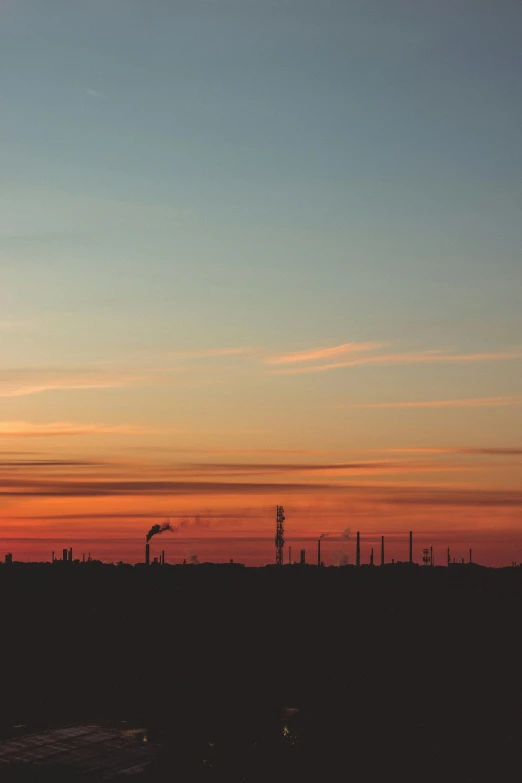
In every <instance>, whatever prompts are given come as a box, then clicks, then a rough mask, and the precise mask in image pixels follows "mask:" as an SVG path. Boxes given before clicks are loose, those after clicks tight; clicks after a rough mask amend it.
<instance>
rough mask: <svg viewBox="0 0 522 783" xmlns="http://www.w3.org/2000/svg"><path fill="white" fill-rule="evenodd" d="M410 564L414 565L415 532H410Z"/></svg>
mask: <svg viewBox="0 0 522 783" xmlns="http://www.w3.org/2000/svg"><path fill="white" fill-rule="evenodd" d="M410 563H413V531H411V530H410Z"/></svg>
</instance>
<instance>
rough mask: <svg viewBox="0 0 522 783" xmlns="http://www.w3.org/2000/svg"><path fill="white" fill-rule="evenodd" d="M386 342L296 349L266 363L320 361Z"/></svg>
mask: <svg viewBox="0 0 522 783" xmlns="http://www.w3.org/2000/svg"><path fill="white" fill-rule="evenodd" d="M384 345H385V344H384V343H370V342H367V343H343V344H342V345H333V346H330V347H326V348H315V349H309V350H305V351H295V352H293V353H286V354H282V355H281V356H272V357H270V358H268V359H266V364H298V363H300V362H311V361H318V360H321V359H330V358H332V357H333V356H340V355H343V354H347V353H348V354H349V353H357V352H360V351H376V350H378V349H379V348H383V347H384Z"/></svg>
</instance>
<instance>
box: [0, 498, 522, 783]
mask: <svg viewBox="0 0 522 783" xmlns="http://www.w3.org/2000/svg"><path fill="white" fill-rule="evenodd" d="M275 517H276V518H275V523H276V524H275V537H274V548H275V550H276V551H275V557H274V560H273V561H272V563H270V564H268V565H267V566H265V567H263V568H246V567H244V566H243V565H241V564H240V563H236V562H232V563H230V562H225V563H204V562H203V563H198V562H197V558H196V559H194V560H193V561H191V560H190V558H189V559H188V561H187V562H185V564H183V563H181V562H180V563H168V562H166V559H165V555H164V552H163V551H162V550H159V551H160V554H159V555H156V556H154V557H152V558H151V547H152V545H153V543H154V544H155V546H157V547H158V549H159V547H160V546H163V544H162V543H160V541H161V542H162V541H163V536H168V535H169V534H170V533H171V532H174V533H175V532H176V530H175V525H171V527H172V528H174V530H172V531H171V530H170V528H169V527H167V526H166V525H167V524H169V525H170V523H163V525H159V529H158V526H153V528H151V530H150V531H149V532H148V533H147V534H146V535H144V540H143V555H142V560H141V562H140V563H139V564H137V565H136V566H132V565H130V564H124V563H120V564H118V565H113V564H105V563H101V562H100V561H98V560H96V558H93V557H92V556H91V553H89V552H86V553H85V556H84V555H83V553H81V556H80V557H77V558H75V557H74V552H73V550H72V547H71V546H66V547H64V549H63V551H62V552H60V553H57V554H58V555H59V556H57V557H53V558H51V560H52V562H42V563H23V562H17V561H16V558H15V557H13V556H8V557H7V558H6V561H5V562H3V563H0V602H1V607H2V647H1V649H2V664H3V666H2V672H3V674H4V678H3V682H2V698H1V699H0V779H2V781H3V780H6V781H9V780H11V779H13V780H15V779H16V780H43V779H55V780H57V781H59V780H72V779H75V778H74V776H73V775H72V772H71V770H72V767H67V764H69V761H70V763H71V764H73V763H74V764H78V769H79V770H81V776H80V777H81V779H83V780H98V779H100V780H101V779H106V778H104V777H103V775H102V773H101V772H100V775H101V777H96V775H97V774H98V773H97V772H96V774H95V773H94V772H93V769H94V767H95V766H96V767H98V766H99V768H100V770H101V769H102V768H103V769H106V768H108V765H109V761H110V758H111V757H110V753H112V752H114V754H116V755H115V756H114V764H116V763H117V762H118V763H119V761H118V760H121V763H122V764H124V765H125V764H126V765H127V766H128V765H129V764H131V762H128V761H127V760H126V759H127V757H126V756H125V759H123V755H122V754H124V748H123V745H122V742H123V740H122V739H121V737H120V736H119V735H118V737H115V735H113V734H112V732H113V730H114V726H115V725H116V724H117V725H118V726H120V724H121V722H122V721H124V722H125V723H124V725H129V726H134V725H135V726H139V727H146V729H147V738H148V740H149V743H150V753H149V752H147V753H145V752H142V751H141V750H139V749H137V748H134V750H133V751H132V753H131V754H130V756H129V758H130V759H131V760H132V759H134V758H136V765H138V763H139V764H144V763H145V761H146V762H147V764H148V766H147V767H146V769H145V768H144V769H143V770H142V771H141V772H140V773H139V774H136V777H135V780H136V781H144V780H150V781H156V780H157V781H160V780H173V779H179V780H183V781H200V780H201V781H208V780H223V781H227V783H228V782H229V783H236V781H237V783H239V781H246V782H249V781H250V782H253V781H256V783H257V782H258V781H259V783H261V781H266V780H273V781H276V782H279V781H281V783H283V781H284V782H285V783H288V781H294V780H295V781H300V780H333V779H336V778H337V777H341V778H352V779H354V780H358V781H362V782H363V783H373V782H375V783H381V781H383V780H387V779H397V780H400V781H401V783H431V782H432V781H433V783H440V781H442V780H444V781H472V782H473V783H475V781H482V780H484V781H486V780H487V781H491V780H502V781H511V780H517V779H519V776H520V766H521V762H520V748H519V737H520V732H521V729H522V718H521V712H520V699H519V694H520V692H521V688H522V669H521V666H520V642H519V625H520V616H521V614H522V578H521V576H522V569H520V568H510V567H507V568H485V567H481V566H480V565H477V564H475V563H474V562H473V557H472V552H470V553H469V557H468V558H466V562H464V563H463V562H462V558H461V559H460V560H455V562H454V559H453V558H452V557H451V553H450V552H448V551H447V550H445V552H444V557H441V558H440V562H435V560H434V557H435V554H436V553H435V552H434V551H433V550H431V549H430V548H427V549H426V548H425V547H423V548H422V550H421V551H422V559H421V562H420V563H416V562H415V532H414V531H412V532H409V533H408V531H407V532H406V533H405V536H404V560H403V561H401V562H389V561H388V560H387V558H386V546H387V541H386V539H385V538H381V540H380V544H381V546H380V549H379V550H378V551H376V552H374V551H372V549H371V548H369V547H368V546H367V545H365V542H364V541H363V536H362V535H361V534H357V533H355V534H354V536H353V547H354V550H355V559H354V562H353V563H351V564H348V565H344V564H341V565H340V566H338V567H333V566H332V567H326V566H325V565H324V564H323V563H324V547H325V545H326V544H325V541H326V540H328V539H329V540H332V539H334V538H335V535H334V534H333V533H332V535H331V536H327V535H326V534H321V536H320V537H319V536H318V538H317V539H316V541H315V543H314V547H313V553H311V554H310V556H309V558H308V559H307V556H306V552H296V553H295V554H296V555H297V557H294V558H292V553H291V551H290V550H289V541H287V540H286V539H285V535H286V531H285V522H286V520H285V514H284V510H283V508H282V507H281V506H279V507H278V508H277V510H276V515H275ZM153 531H154V532H153ZM160 534H161V536H162V538H161V539H157V536H158V535H160ZM337 535H340V536H341V538H343V536H344V539H343V540H345V541H350V542H351V541H352V536H351V534H349V533H348V532H346V533H344V534H342V533H341V534H337ZM368 548H369V552H367V549H368ZM363 555H364V558H363ZM363 559H364V562H363ZM448 566H449V567H448ZM284 705H290V707H291V708H290V707H289V708H288V709H287V710H286V711H284V710H283V707H284ZM283 712H284V715H283ZM25 725H29V726H34V727H36V728H35V729H34V732H33V734H31V736H30V737H29V738H27V739H23V738H18V735H17V732H23V731H25V729H22V728H20V729H19V728H17V727H18V726H25ZM100 725H101V726H102V728H95V726H100ZM107 725H108V728H104V727H105V726H107ZM2 731H3V732H4V734H3V735H2ZM75 732H76V733H75ZM76 736H77V737H78V739H74V737H76ZM82 738H83V739H82ZM4 740H5V743H6V744H4V745H2V741H4ZM91 740H92V742H91ZM46 743H51V744H50V745H46ZM52 743H54V744H52ZM89 743H90V744H89ZM87 745H89V748H90V750H88V749H87ZM37 748H39V749H37ZM46 748H47V749H46ZM111 748H112V749H113V750H111ZM126 752H127V751H125V753H126ZM35 758H39V759H40V761H39V762H38V764H41V765H42V766H41V768H39V772H40V777H38V776H37V772H38V771H37V772H35V770H34V769H33V762H34V759H35ZM2 759H7V760H13V759H15V760H16V763H17V764H20V765H21V766H22V767H23V768H24V770H25V771H26V772H27V775H32V777H31V776H28V777H25V778H24V777H20V776H19V777H16V776H15V777H13V778H10V777H9V770H11V765H10V763H9V764H7V763H6V765H5V766H2V765H3V761H2ZM60 759H62V762H63V765H65V767H63V768H62V771H61V772H60V769H59V768H58V767H59V763H60ZM149 761H150V763H149ZM87 762H89V763H87ZM34 763H36V762H34ZM111 763H112V762H111ZM46 764H54V765H55V766H54V767H52V768H51V767H46ZM57 765H58V766H57ZM82 765H83V766H82ZM104 765H105V766H104ZM37 766H38V765H37ZM63 769H65V770H66V772H67V771H69V772H70V773H71V776H70V777H68V776H67V774H65V773H64V772H63ZM12 770H15V771H13V775H15V774H18V768H17V767H16V765H15V766H14V767H12ZM513 770H515V771H516V774H513ZM4 772H5V774H4ZM33 773H34V774H33ZM44 773H45V774H48V773H49V774H51V773H52V774H51V777H49V776H48V777H47V778H45V776H44ZM62 773H63V774H62ZM20 774H22V773H20ZM89 776H90V777H89Z"/></svg>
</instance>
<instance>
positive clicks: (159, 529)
mask: <svg viewBox="0 0 522 783" xmlns="http://www.w3.org/2000/svg"><path fill="white" fill-rule="evenodd" d="M166 530H172V532H174V528H173V527H172V525H171V524H170V522H168V521H167V522H163V523H162V524H161V525H159V524H156V525H152V527H151V529H150V530H149V532H148V533H147V541H150V539H151V538H152V536H155V535H157V534H158V533H164V532H165V531H166Z"/></svg>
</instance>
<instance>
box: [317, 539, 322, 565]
mask: <svg viewBox="0 0 522 783" xmlns="http://www.w3.org/2000/svg"><path fill="white" fill-rule="evenodd" d="M317 565H318V566H320V565H321V539H320V538H318V539H317Z"/></svg>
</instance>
